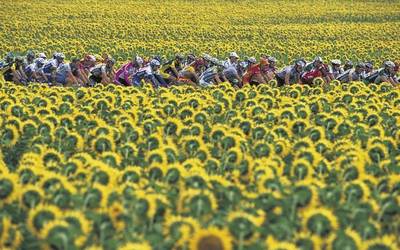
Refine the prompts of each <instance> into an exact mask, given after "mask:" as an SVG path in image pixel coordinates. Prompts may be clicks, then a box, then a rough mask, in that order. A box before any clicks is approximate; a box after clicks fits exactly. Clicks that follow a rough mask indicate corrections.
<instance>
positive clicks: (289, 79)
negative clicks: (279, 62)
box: [276, 60, 305, 87]
mask: <svg viewBox="0 0 400 250" xmlns="http://www.w3.org/2000/svg"><path fill="white" fill-rule="evenodd" d="M304 66H305V63H304V61H303V60H297V61H296V62H295V63H294V65H292V66H287V67H285V68H284V69H283V70H282V71H280V72H278V73H277V74H276V80H277V82H278V86H279V87H280V86H283V85H291V84H295V83H300V82H301V74H302V72H303V69H304Z"/></svg>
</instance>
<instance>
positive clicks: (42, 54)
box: [39, 53, 47, 59]
mask: <svg viewBox="0 0 400 250" xmlns="http://www.w3.org/2000/svg"><path fill="white" fill-rule="evenodd" d="M39 58H43V59H46V58H47V56H46V54H45V53H40V54H39Z"/></svg>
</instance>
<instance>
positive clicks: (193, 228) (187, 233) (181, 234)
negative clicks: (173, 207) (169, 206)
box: [163, 216, 200, 247]
mask: <svg viewBox="0 0 400 250" xmlns="http://www.w3.org/2000/svg"><path fill="white" fill-rule="evenodd" d="M163 228H164V229H163V233H164V235H165V236H166V237H167V236H168V237H173V238H177V239H178V240H177V241H176V243H175V244H174V245H175V246H176V247H179V246H183V245H185V244H186V243H187V242H188V241H189V240H190V238H191V237H192V236H193V234H195V233H196V232H197V231H199V230H200V224H199V222H198V221H197V220H195V219H194V218H192V217H182V216H168V217H167V218H166V221H165V224H164V227H163Z"/></svg>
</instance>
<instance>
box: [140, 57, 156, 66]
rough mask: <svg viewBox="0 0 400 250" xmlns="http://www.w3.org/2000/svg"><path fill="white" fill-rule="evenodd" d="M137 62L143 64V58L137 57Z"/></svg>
mask: <svg viewBox="0 0 400 250" xmlns="http://www.w3.org/2000/svg"><path fill="white" fill-rule="evenodd" d="M135 61H136V62H137V63H138V64H143V58H141V57H140V56H136V57H135ZM156 61H158V60H156Z"/></svg>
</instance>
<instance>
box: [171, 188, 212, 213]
mask: <svg viewBox="0 0 400 250" xmlns="http://www.w3.org/2000/svg"><path fill="white" fill-rule="evenodd" d="M217 208H218V205H217V200H216V199H215V197H214V194H213V193H211V192H210V191H208V190H200V189H188V190H185V191H183V192H182V194H181V195H180V198H179V206H178V210H179V211H182V212H184V213H189V214H191V215H194V216H197V217H201V216H203V215H209V214H211V213H212V212H213V211H215V210H216V209H217Z"/></svg>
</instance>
